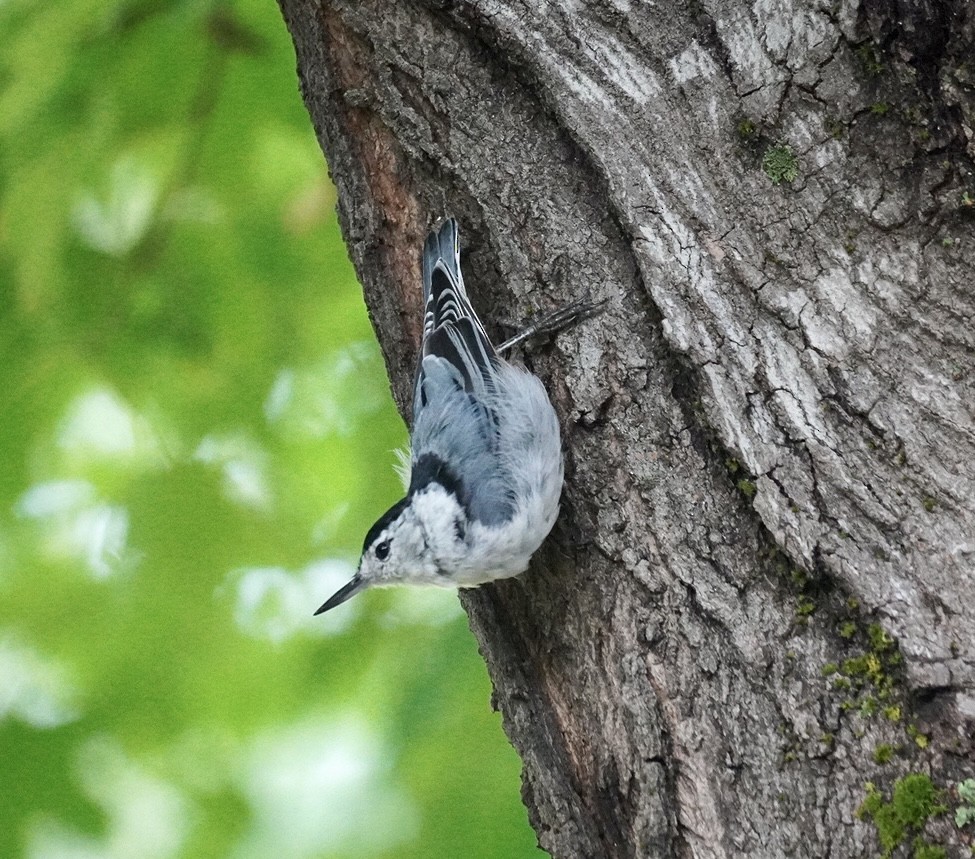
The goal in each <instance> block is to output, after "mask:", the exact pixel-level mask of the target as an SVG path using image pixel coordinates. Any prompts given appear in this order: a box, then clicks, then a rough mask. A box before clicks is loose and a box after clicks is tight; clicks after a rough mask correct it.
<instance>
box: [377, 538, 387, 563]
mask: <svg viewBox="0 0 975 859" xmlns="http://www.w3.org/2000/svg"><path fill="white" fill-rule="evenodd" d="M375 552H376V558H377V559H378V560H380V561H385V560H386V559H387V558H388V557H389V540H383V541H382V542H381V543H379V544H377V545H376V549H375Z"/></svg>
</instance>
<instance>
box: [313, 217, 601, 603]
mask: <svg viewBox="0 0 975 859" xmlns="http://www.w3.org/2000/svg"><path fill="white" fill-rule="evenodd" d="M423 306H424V318H423V341H422V344H421V350H420V358H419V364H418V366H417V370H416V377H415V380H414V383H413V429H412V433H411V436H410V472H409V481H408V484H409V489H408V491H407V494H406V497H405V498H404V499H402V500H401V501H398V502H397V503H396V504H394V505H393V506H392V507H391V508H390V509H389V510H388V511H386V513H384V514H383V515H382V516H381V517H380V519H379V521H378V522H376V524H375V525H373V526H372V528H370V529H369V533H368V534H366V539H365V543H364V544H363V547H362V558H361V559H360V561H359V569H358V572H357V573H356V574H355V576H354V577H353V578H352V580H351V581H350V582H349V583H348V584H346V585H345V586H344V587H343V588H341V589H340V590H339V591H338V592H337V593H335V594H334V595H333V596H331V597H330V598H329V599H328V600H327V601H326V602H325V604H324V605H323V606H322V607H321V608H319V609H318V611H317V612H315V614H321V613H322V612H325V611H328V610H329V609H331V608H334V607H335V606H337V605H339V604H341V603H343V602H345V601H346V600H347V599H349V597H351V596H353V595H354V594H356V593H358V592H359V591H361V590H364V589H365V588H368V587H375V586H382V585H395V584H427V585H440V586H443V587H471V586H474V585H480V584H483V583H484V582H489V581H493V580H494V579H503V578H507V577H509V576H515V575H518V573H521V572H524V571H525V570H526V569H527V568H528V562H529V560H530V559H531V556H532V555H533V554H534V553H535V551H536V550H537V549H538V547H539V546H541V544H542V541H543V540H544V539H545V538H546V537H547V536H548V533H549V531H551V530H552V526H553V525H554V524H555V519H556V516H557V515H558V512H559V496H560V495H561V493H562V447H561V442H560V439H559V424H558V420H557V418H556V416H555V410H554V409H553V408H552V404H551V403H550V402H549V399H548V395H547V394H546V393H545V389H544V388H543V387H542V383H541V382H540V381H539V380H538V378H537V377H535V376H533V375H532V374H531V373H529V372H528V371H527V370H524V369H522V368H520V367H515V366H513V365H511V364H509V363H508V362H507V361H505V360H504V359H503V358H502V357H501V356H500V354H499V352H503V351H505V350H507V349H509V348H511V346H513V345H515V344H516V343H518V342H520V341H521V340H523V339H525V338H526V337H529V336H532V335H534V334H536V333H539V332H540V331H541V332H546V331H554V330H558V329H559V328H564V327H566V326H567V325H569V324H571V323H572V322H573V321H575V319H577V318H578V317H579V316H581V315H585V314H587V313H588V312H589V311H591V310H592V309H593V307H594V305H588V304H585V303H584V302H579V303H576V304H574V305H570V306H569V307H567V308H565V309H563V310H561V311H558V312H556V313H555V314H552V315H550V316H549V317H547V318H546V319H545V320H544V321H543V322H540V323H538V324H536V325H534V326H532V327H531V328H529V329H527V330H526V331H525V332H522V334H520V335H518V336H517V337H514V338H512V339H511V340H509V341H507V342H506V343H504V344H502V346H501V347H500V348H499V349H495V347H494V346H493V345H492V344H491V341H490V340H489V339H488V336H487V334H486V333H485V331H484V327H483V326H482V325H481V321H480V320H479V319H478V318H477V314H476V313H474V309H473V308H472V307H471V303H470V300H469V299H468V297H467V291H466V290H465V289H464V278H463V276H462V275H461V271H460V244H459V240H458V232H457V222H456V221H454V220H453V219H452V218H448V219H447V220H446V221H444V223H443V225H442V226H441V227H440V229H439V230H436V231H434V232H431V233H430V235H429V236H428V238H427V240H426V244H425V245H424V248H423Z"/></svg>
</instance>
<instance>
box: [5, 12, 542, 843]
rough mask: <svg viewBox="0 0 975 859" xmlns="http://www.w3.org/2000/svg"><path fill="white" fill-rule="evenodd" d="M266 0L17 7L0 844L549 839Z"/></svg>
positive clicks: (12, 59)
mask: <svg viewBox="0 0 975 859" xmlns="http://www.w3.org/2000/svg"><path fill="white" fill-rule="evenodd" d="M334 203H335V201H334V191H333V189H332V186H331V185H330V183H329V180H328V177H327V173H326V170H325V165H324V163H323V160H322V156H321V153H320V151H319V149H318V146H317V143H316V141H315V139H314V136H313V132H312V129H311V126H310V122H309V120H308V117H307V115H306V113H305V111H304V108H303V106H302V104H301V102H300V99H299V95H298V89H297V81H296V77H295V73H294V55H293V52H292V48H291V45H290V42H289V39H288V35H287V33H286V31H285V28H284V25H283V23H282V21H281V18H280V15H279V12H278V10H277V8H276V6H275V4H274V3H273V2H272V0H237V2H233V3H214V2H187V0H169V2H167V0H154V2H147V0H57V2H38V0H6V2H3V3H0V294H2V307H0V310H2V312H0V408H2V415H0V517H2V518H0V821H2V825H0V856H3V857H20V856H24V857H32V859H41V857H44V859H47V858H48V857H71V859H81V857H152V859H168V857H197V856H199V857H219V856H229V857H240V859H252V857H253V859H257V857H261V858H262V859H263V857H272V856H273V857H276V859H291V857H365V856H368V857H377V856H378V857H536V859H537V857H540V856H542V855H543V854H541V853H540V852H539V851H538V850H537V849H536V848H535V846H534V845H535V838H534V835H533V833H532V832H531V830H530V828H529V827H528V824H527V820H526V815H525V812H524V809H523V808H522V806H521V804H520V800H519V767H520V765H519V762H518V759H517V757H516V755H515V753H514V752H513V751H512V749H511V748H510V747H509V746H508V744H507V742H506V740H505V738H504V735H503V733H502V731H501V727H500V720H499V718H498V716H497V714H495V713H493V712H492V711H491V709H490V706H489V695H490V685H489V682H488V679H487V676H486V672H485V669H484V666H483V663H482V662H481V660H480V658H479V656H478V654H477V650H476V646H475V644H474V642H473V639H472V637H471V635H470V633H469V631H468V629H467V624H466V621H465V618H464V616H463V614H462V613H461V611H460V608H459V606H458V602H457V597H456V595H455V594H453V593H449V592H441V591H407V590H399V591H380V592H373V593H369V594H366V595H364V596H360V597H357V598H356V599H354V600H352V601H351V602H349V603H347V604H346V605H345V606H343V607H341V608H340V609H337V610H335V611H334V612H332V613H330V614H328V615H326V616H324V617H319V618H313V617H312V611H313V610H314V609H315V608H316V607H317V606H318V605H319V604H320V603H321V602H322V601H323V600H324V599H325V598H326V597H327V596H329V595H330V594H331V593H332V591H333V590H334V589H335V588H337V587H338V586H339V585H340V584H342V583H343V582H344V581H346V580H347V579H348V578H349V577H350V576H351V575H352V572H353V567H354V564H355V561H356V559H357V556H358V550H359V548H360V546H361V540H362V536H363V534H364V532H365V530H366V528H367V527H368V526H369V525H370V524H371V523H372V522H373V520H374V519H375V518H376V517H377V516H378V514H379V513H381V512H382V511H383V510H384V509H385V508H386V507H387V506H388V505H389V504H390V503H392V502H393V501H394V500H396V498H397V497H398V493H399V486H398V482H397V478H396V476H395V475H394V473H393V469H392V463H393V461H394V456H393V453H392V451H393V450H394V449H395V448H397V447H399V446H401V445H402V444H403V443H404V441H405V438H406V434H405V429H404V426H403V424H402V421H401V420H400V419H399V417H398V415H397V414H396V412H395V410H394V408H393V405H392V402H391V399H390V396H389V390H388V386H387V382H386V377H385V371H384V368H383V365H382V361H381V358H380V355H379V351H378V348H377V346H376V343H375V339H374V336H373V333H372V331H371V328H370V326H369V322H368V318H367V315H366V310H365V307H364V305H363V303H362V297H361V292H360V289H359V287H358V285H357V283H356V281H355V276H354V273H353V271H352V269H351V267H350V265H349V262H348V259H347V257H346V253H345V249H344V246H343V244H342V241H341V237H340V235H339V231H338V227H337V224H336V220H335V214H334Z"/></svg>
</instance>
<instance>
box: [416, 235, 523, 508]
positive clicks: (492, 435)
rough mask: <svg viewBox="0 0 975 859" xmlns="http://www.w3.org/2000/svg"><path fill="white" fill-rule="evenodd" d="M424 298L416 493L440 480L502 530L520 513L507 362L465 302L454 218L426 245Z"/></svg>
mask: <svg viewBox="0 0 975 859" xmlns="http://www.w3.org/2000/svg"><path fill="white" fill-rule="evenodd" d="M423 299H424V320H423V344H422V349H421V355H420V361H419V365H418V367H417V373H416V379H415V382H414V390H413V433H412V437H411V449H412V450H411V460H412V469H413V470H412V476H411V483H410V492H411V493H413V492H417V491H419V490H420V489H422V487H423V486H425V485H426V484H427V483H428V482H429V481H430V480H433V479H436V480H438V481H439V482H440V483H442V484H444V485H446V486H448V487H449V488H453V489H454V491H455V492H457V495H458V497H459V498H460V501H461V503H462V504H463V505H464V507H465V508H466V509H467V512H468V515H469V516H470V517H471V518H473V519H477V520H479V521H481V522H483V523H484V524H486V525H499V524H501V523H503V522H505V521H507V520H508V519H510V518H511V516H512V514H513V512H514V501H513V498H512V495H511V481H510V476H509V475H506V474H505V473H504V470H503V465H502V462H501V461H500V460H499V458H498V443H499V435H498V426H499V422H498V417H497V413H496V405H497V393H498V392H497V385H496V383H495V380H496V371H497V369H498V364H499V362H500V360H501V359H500V358H499V357H498V355H497V352H496V351H495V349H494V347H493V346H492V345H491V341H490V340H489V339H488V337H487V334H486V333H485V331H484V328H483V326H482V325H481V322H480V320H479V319H478V318H477V314H475V313H474V309H473V308H472V307H471V303H470V300H469V299H468V297H467V292H466V290H465V288H464V279H463V276H462V274H461V270H460V246H459V242H458V233H457V223H456V221H454V220H453V219H452V218H448V219H447V220H446V221H445V222H444V223H443V225H442V226H441V228H440V229H439V231H435V232H432V233H430V235H429V237H428V238H427V241H426V244H425V245H424V248H423Z"/></svg>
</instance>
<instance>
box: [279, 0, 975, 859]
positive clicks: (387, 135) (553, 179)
mask: <svg viewBox="0 0 975 859" xmlns="http://www.w3.org/2000/svg"><path fill="white" fill-rule="evenodd" d="M282 7H283V11H284V15H285V19H286V21H287V24H288V27H289V29H290V31H291V33H292V36H293V38H294V41H295V46H296V52H297V56H298V70H299V77H300V80H301V86H302V91H303V94H304V97H305V100H306V103H307V105H308V108H309V112H310V114H311V116H312V119H313V121H314V123H315V127H316V130H317V132H318V135H319V138H320V140H321V142H322V146H323V149H324V150H325V153H326V156H327V158H328V161H329V164H330V167H331V170H332V175H333V178H334V180H335V182H336V185H337V188H338V192H339V212H340V218H341V222H342V226H343V230H344V231H345V236H346V239H347V241H348V243H349V247H350V250H351V254H352V258H353V261H354V262H355V264H356V266H357V269H358V271H359V274H360V276H361V278H362V281H363V284H364V286H365V291H366V298H367V303H368V304H369V307H370V311H371V313H372V314H373V321H374V323H375V325H376V328H377V331H378V332H379V336H380V341H381V343H382V346H383V349H384V351H385V355H386V359H387V363H388V365H389V368H390V374H391V378H392V381H393V388H394V392H395V394H396V397H397V400H398V402H399V403H400V406H401V408H402V407H405V405H406V403H407V401H408V388H409V385H410V380H411V378H412V367H413V359H414V355H415V348H416V343H417V340H418V334H419V324H420V314H419V309H418V302H419V288H418V276H419V268H418V258H419V253H418V251H419V248H420V246H421V243H422V240H423V237H424V235H425V233H426V230H427V229H428V227H429V226H430V224H431V223H432V222H433V221H434V220H435V219H436V218H437V217H438V216H440V215H442V214H444V213H451V214H454V215H455V216H456V217H458V218H459V219H460V221H461V223H462V225H463V237H464V238H465V272H467V273H468V277H467V279H468V281H469V284H470V289H471V293H472V299H473V302H474V304H475V306H476V308H477V310H478V311H479V313H481V315H482V316H483V317H484V318H485V319H487V320H492V319H493V320H495V321H499V322H500V321H502V320H505V321H514V320H518V319H521V318H525V317H528V316H530V315H532V313H533V312H538V311H544V310H549V309H551V308H552V307H555V306H558V305H560V304H563V303H565V302H567V301H571V300H574V299H578V298H580V297H582V296H583V295H584V294H585V293H586V292H591V293H592V295H593V297H594V298H597V299H598V298H605V299H608V303H607V311H606V312H605V313H604V314H603V315H601V316H600V317H598V318H596V319H594V320H590V321H589V322H588V323H587V324H586V325H585V326H584V327H582V328H578V329H574V330H573V331H572V332H570V333H568V334H564V335H561V336H560V337H559V338H558V339H557V340H556V342H555V343H554V345H552V346H550V347H548V348H545V349H542V350H541V351H539V352H536V353H533V354H532V355H531V356H530V360H531V362H532V364H533V368H534V369H535V370H536V372H538V373H539V375H540V376H541V377H542V378H543V379H544V380H545V381H546V383H547V385H548V387H549V390H550V392H551V393H552V397H553V401H554V402H555V403H556V407H557V409H558V410H559V412H560V416H561V418H562V426H563V433H564V439H565V445H566V457H567V469H568V479H567V484H566V490H565V494H564V499H563V508H564V509H563V515H562V517H561V519H560V523H559V525H558V526H557V527H556V531H555V532H554V534H553V537H552V538H551V539H550V540H549V541H548V543H547V544H546V547H545V548H544V549H543V551H542V552H541V553H540V554H539V556H538V558H537V562H536V563H535V564H534V566H533V569H532V570H531V571H530V572H529V573H528V574H526V575H525V576H524V577H522V578H520V579H518V580H514V581H509V582H503V583H500V584H498V585H495V586H489V587H485V588H483V589H480V590H478V591H472V592H468V593H466V594H465V595H464V598H463V599H464V604H465V606H466V607H467V609H468V613H469V615H470V618H471V625H472V628H473V629H474V631H475V633H476V635H477V637H478V640H479V641H480V643H481V647H482V651H483V653H484V655H485V658H486V660H487V662H488V666H489V669H490V671H491V675H492V677H493V679H494V683H495V689H496V700H497V704H498V706H499V707H500V709H501V711H502V713H503V714H504V718H505V726H506V729H507V731H508V734H509V736H510V737H511V739H512V742H513V743H514V744H515V746H516V747H517V748H518V750H519V752H520V753H521V755H522V758H523V760H524V764H525V800H526V803H527V805H528V807H529V811H530V814H531V818H532V822H533V824H534V826H535V828H536V831H537V832H538V835H539V839H540V842H541V844H542V845H543V846H544V847H545V848H546V849H547V850H549V851H550V852H551V853H552V855H553V856H556V857H560V859H561V857H576V856H578V857H589V856H591V857H616V856H619V857H639V856H648V855H660V856H672V855H687V856H691V855H693V856H741V855H756V856H757V855H762V856H779V855H790V856H793V855H813V856H827V855H831V856H853V855H862V854H864V853H868V852H869V851H871V850H875V849H876V846H875V845H876V837H877V833H876V827H875V826H874V825H873V823H872V821H871V816H870V814H869V813H868V814H866V815H865V816H864V819H862V820H861V819H858V817H857V815H856V812H857V809H858V807H859V806H860V803H861V801H862V800H863V798H864V796H865V795H866V792H867V790H866V787H865V785H866V783H867V782H868V781H871V782H873V783H875V784H876V785H877V790H878V791H880V792H881V794H883V796H884V797H885V798H889V797H890V795H891V792H892V790H893V786H894V785H895V784H896V781H897V779H898V778H900V777H902V776H903V775H904V774H905V773H908V772H918V773H924V774H927V775H929V776H930V778H931V779H932V782H933V784H934V785H936V786H937V787H939V788H947V787H949V786H950V785H951V784H952V783H954V782H955V781H957V780H959V779H960V778H964V777H965V776H966V775H971V774H972V769H973V760H972V755H973V751H972V739H971V738H972V735H973V732H975V635H973V624H972V621H971V611H972V606H973V605H975V420H973V412H975V373H973V369H975V360H973V355H975V333H973V332H975V329H973V326H972V318H973V315H975V286H973V284H975V262H973V261H975V242H973V238H972V226H973V214H975V201H973V197H975V179H973V172H972V169H973V168H972V159H973V155H975V148H973V140H972V136H973V132H972V129H973V128H975V85H973V78H972V76H971V65H970V59H969V58H970V57H971V56H972V54H973V52H975V45H973V41H975V40H973V38H972V36H973V31H975V23H973V16H972V14H971V12H970V11H969V10H968V9H967V7H966V6H965V4H963V3H962V2H960V0H956V2H947V3H938V4H934V3H926V2H924V0H916V2H906V0H905V2H889V3H888V2H880V0H870V2H864V3H863V4H858V3H857V2H855V0H850V2H844V3H841V4H839V5H838V6H836V5H834V6H828V5H827V6H816V5H808V6H803V7H801V8H800V7H799V6H797V5H794V4H790V3H786V2H784V0H770V2H769V3H767V4H764V6H763V8H764V10H765V11H764V13H763V15H762V17H757V13H756V11H755V10H756V9H757V8H758V7H757V6H755V5H753V4H745V3H735V2H731V3H724V2H723V3H709V2H705V3H704V4H700V3H697V4H686V5H682V6H677V7H672V6H670V5H668V4H631V3H628V2H612V0H607V2H593V3H590V4H583V3H577V4H564V5H554V4H546V5H543V6H539V5H538V4H532V3H526V2H516V0H510V1H509V2H499V0H485V2H475V0H458V2H448V3H436V2H428V3H413V4H406V3H393V4H390V3H385V2H379V0H372V2H369V0H365V2H356V3H351V2H350V3H346V2H312V0H282ZM492 333H493V334H495V335H496V336H497V335H500V333H501V332H500V330H499V329H495V331H493V332H492ZM499 339H503V338H500V337H499ZM895 640H896V641H895ZM922 746H923V748H922ZM946 796H950V794H946ZM916 829H917V831H915V830H912V829H910V827H908V831H907V832H906V833H905V844H907V843H908V842H910V841H912V840H913V838H914V837H915V836H917V835H918V834H919V833H920V831H921V829H923V837H924V838H925V839H927V840H928V841H930V842H938V843H943V844H947V845H949V846H950V845H952V844H956V845H960V844H962V843H963V842H964V840H965V838H966V836H965V834H964V833H960V832H959V831H958V830H956V829H955V828H954V827H953V826H952V825H950V824H949V823H948V821H947V820H946V819H944V818H942V819H934V820H932V821H930V822H927V823H926V824H925V825H924V826H923V827H917V828H916ZM904 849H907V848H906V847H905V848H904Z"/></svg>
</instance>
